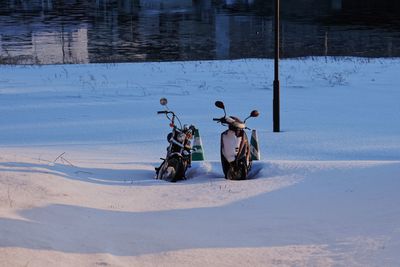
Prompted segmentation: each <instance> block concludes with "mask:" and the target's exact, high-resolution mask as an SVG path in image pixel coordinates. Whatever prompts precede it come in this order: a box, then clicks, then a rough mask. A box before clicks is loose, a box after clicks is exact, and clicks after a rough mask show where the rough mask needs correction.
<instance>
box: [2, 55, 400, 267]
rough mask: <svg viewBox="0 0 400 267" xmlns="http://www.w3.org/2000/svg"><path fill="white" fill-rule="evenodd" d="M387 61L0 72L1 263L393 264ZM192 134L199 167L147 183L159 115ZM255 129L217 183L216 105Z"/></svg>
mask: <svg viewBox="0 0 400 267" xmlns="http://www.w3.org/2000/svg"><path fill="white" fill-rule="evenodd" d="M399 66H400V60H397V59H385V60H383V59H373V60H372V59H371V60H370V59H359V58H339V59H336V58H308V59H297V60H284V61H282V67H281V69H282V74H281V86H282V96H281V98H282V130H283V132H282V133H279V134H274V133H272V132H271V128H272V121H271V120H272V113H271V112H272V107H271V104H272V90H271V89H272V88H271V84H272V74H273V69H272V68H273V64H272V61H271V60H237V61H204V62H172V63H138V64H105V65H95V64H93V65H54V66H1V67H0V71H1V73H2V76H1V78H0V111H1V112H0V113H1V115H0V146H1V154H0V170H1V171H0V266H71V265H75V266H160V265H161V266H187V265H188V264H191V265H194V266H397V265H400V257H399V256H398V253H397V251H399V249H400V228H399V225H400V215H399V214H400V208H399V207H398V205H397V203H399V201H400V199H399V195H398V193H397V188H398V186H399V183H400V180H399V177H400V116H399V114H400V105H399V104H398V99H400V91H399V90H398V88H400V79H399V78H398V77H397V76H398V69H399ZM161 97H167V98H168V100H169V107H170V109H172V110H174V111H175V112H176V113H177V114H178V115H179V116H180V118H181V120H182V121H183V122H184V123H192V124H195V125H196V126H198V127H199V129H200V134H201V137H202V140H203V144H204V150H205V152H206V159H207V160H206V161H205V162H197V163H195V164H194V165H193V167H192V168H191V169H190V170H189V172H188V178H189V179H188V180H186V181H184V182H181V183H176V184H170V183H167V182H163V181H158V180H154V179H153V177H154V167H155V166H157V165H158V164H159V157H162V156H164V153H165V147H166V139H165V137H166V134H167V133H168V131H169V127H168V122H167V121H166V120H165V118H164V117H163V116H160V115H157V114H156V111H157V110H159V109H161V106H160V105H159V99H160V98H161ZM215 100H223V101H224V102H225V105H226V107H227V111H228V113H229V114H232V115H237V116H239V117H241V118H244V117H245V116H246V115H247V114H248V113H249V112H250V111H251V110H252V109H258V110H259V111H260V113H261V115H260V117H259V118H256V119H251V120H249V121H248V126H250V127H252V128H256V129H257V130H258V135H259V138H260V140H259V143H260V150H261V154H262V161H260V162H256V163H255V164H254V167H253V169H252V172H251V174H250V176H251V179H250V180H247V181H241V182H234V181H226V180H225V179H224V178H223V175H222V170H221V167H220V164H219V144H218V142H219V134H220V132H221V131H222V130H223V128H222V127H221V126H220V125H217V124H216V123H215V122H213V121H212V118H213V117H218V116H221V115H222V114H221V111H220V110H218V109H216V108H215V107H214V105H213V103H214V102H215Z"/></svg>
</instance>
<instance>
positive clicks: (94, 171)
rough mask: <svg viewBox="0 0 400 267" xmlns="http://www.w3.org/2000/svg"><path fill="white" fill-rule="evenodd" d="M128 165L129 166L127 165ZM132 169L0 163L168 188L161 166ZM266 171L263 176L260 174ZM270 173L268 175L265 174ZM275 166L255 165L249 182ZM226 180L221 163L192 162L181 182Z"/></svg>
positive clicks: (273, 172)
mask: <svg viewBox="0 0 400 267" xmlns="http://www.w3.org/2000/svg"><path fill="white" fill-rule="evenodd" d="M124 164H125V165H127V164H128V163H124ZM129 164H130V165H131V166H132V168H131V169H129V168H124V169H116V168H88V167H82V166H73V165H69V164H60V163H50V164H49V163H43V164H41V163H26V162H1V163H0V172H1V171H7V172H18V173H39V174H40V173H43V174H51V175H55V176H59V177H63V178H67V179H72V180H79V181H84V182H89V183H96V184H104V185H127V186H129V185H135V186H151V185H154V184H158V185H161V184H164V185H168V184H170V183H169V182H166V181H162V180H156V179H155V170H154V167H155V166H159V163H142V162H131V163H129ZM261 171H263V174H262V175H260V174H261ZM266 173H267V174H266ZM278 174H279V173H278V172H277V168H275V167H274V164H271V163H267V162H256V163H254V164H253V168H252V170H251V171H250V173H249V176H248V178H249V179H256V178H261V176H262V177H263V178H268V177H273V176H275V175H278ZM218 179H224V174H223V172H222V168H221V164H220V163H219V162H193V164H192V167H191V168H189V169H188V171H187V179H186V180H182V181H179V182H178V184H179V183H204V182H209V181H210V180H218Z"/></svg>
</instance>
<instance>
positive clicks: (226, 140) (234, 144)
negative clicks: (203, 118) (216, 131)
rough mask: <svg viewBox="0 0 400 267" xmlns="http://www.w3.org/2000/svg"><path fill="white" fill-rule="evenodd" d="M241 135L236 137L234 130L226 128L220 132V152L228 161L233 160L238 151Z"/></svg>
mask: <svg viewBox="0 0 400 267" xmlns="http://www.w3.org/2000/svg"><path fill="white" fill-rule="evenodd" d="M241 142H242V137H237V136H236V134H235V132H234V131H231V130H226V131H225V132H223V133H222V134H221V153H222V155H223V156H224V157H225V159H226V160H227V161H228V162H233V161H235V159H236V156H237V154H238V152H239V148H240V143H241Z"/></svg>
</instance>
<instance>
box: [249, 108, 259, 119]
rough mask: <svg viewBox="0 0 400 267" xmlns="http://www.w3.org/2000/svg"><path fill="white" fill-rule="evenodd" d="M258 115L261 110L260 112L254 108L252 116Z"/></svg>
mask: <svg viewBox="0 0 400 267" xmlns="http://www.w3.org/2000/svg"><path fill="white" fill-rule="evenodd" d="M258 115H260V112H258V110H253V111H252V112H251V113H250V117H253V118H254V117H258Z"/></svg>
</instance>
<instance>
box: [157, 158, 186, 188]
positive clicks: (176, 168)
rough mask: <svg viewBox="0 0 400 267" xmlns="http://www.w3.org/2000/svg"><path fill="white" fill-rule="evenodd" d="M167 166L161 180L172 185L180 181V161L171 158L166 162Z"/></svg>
mask: <svg viewBox="0 0 400 267" xmlns="http://www.w3.org/2000/svg"><path fill="white" fill-rule="evenodd" d="M167 164H168V165H167V168H166V169H165V171H164V173H163V174H162V177H161V179H162V180H165V181H168V182H172V183H174V182H176V181H178V180H181V179H182V177H181V175H180V169H181V160H180V159H178V158H171V159H169V160H168V163H167Z"/></svg>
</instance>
